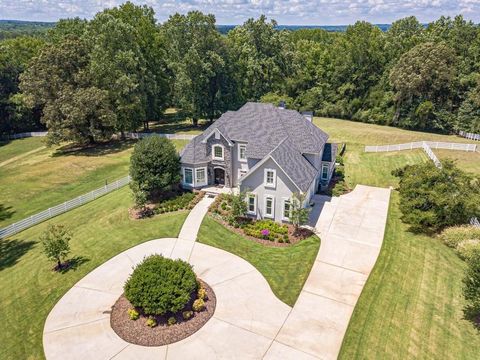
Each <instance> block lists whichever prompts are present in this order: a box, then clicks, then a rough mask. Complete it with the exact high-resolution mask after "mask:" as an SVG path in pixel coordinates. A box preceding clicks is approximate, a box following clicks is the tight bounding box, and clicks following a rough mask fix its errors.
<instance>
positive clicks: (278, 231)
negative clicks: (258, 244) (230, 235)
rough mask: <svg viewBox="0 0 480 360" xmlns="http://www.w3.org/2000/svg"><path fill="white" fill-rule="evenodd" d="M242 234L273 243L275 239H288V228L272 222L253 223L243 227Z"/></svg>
mask: <svg viewBox="0 0 480 360" xmlns="http://www.w3.org/2000/svg"><path fill="white" fill-rule="evenodd" d="M243 232H244V233H245V234H246V235H248V236H253V237H256V238H258V239H265V240H270V241H274V240H275V239H277V240H278V239H280V238H284V237H285V236H287V238H288V227H287V225H284V224H279V223H277V222H275V221H272V220H259V221H254V222H251V223H248V224H245V225H244V226H243Z"/></svg>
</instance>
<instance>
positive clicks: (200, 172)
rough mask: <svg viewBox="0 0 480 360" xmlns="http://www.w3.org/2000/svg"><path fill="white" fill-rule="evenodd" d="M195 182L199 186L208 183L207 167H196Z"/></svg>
mask: <svg viewBox="0 0 480 360" xmlns="http://www.w3.org/2000/svg"><path fill="white" fill-rule="evenodd" d="M195 184H196V185H197V186H198V185H206V184H207V168H204V167H203V168H198V169H195Z"/></svg>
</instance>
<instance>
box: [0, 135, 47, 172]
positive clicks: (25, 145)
mask: <svg viewBox="0 0 480 360" xmlns="http://www.w3.org/2000/svg"><path fill="white" fill-rule="evenodd" d="M43 146H45V144H44V143H43V138H42V137H31V138H25V139H17V140H12V141H8V142H6V141H5V142H2V141H0V168H1V167H2V166H3V165H2V163H3V162H4V161H8V160H11V159H13V158H15V157H17V156H21V155H22V154H25V153H26V152H30V151H33V150H37V149H39V148H41V147H43Z"/></svg>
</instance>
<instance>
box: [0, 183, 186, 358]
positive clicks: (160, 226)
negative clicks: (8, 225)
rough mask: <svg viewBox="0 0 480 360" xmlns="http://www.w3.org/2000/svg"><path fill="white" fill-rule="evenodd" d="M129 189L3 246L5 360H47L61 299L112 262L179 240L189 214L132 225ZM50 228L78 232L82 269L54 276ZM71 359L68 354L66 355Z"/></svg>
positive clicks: (75, 252) (0, 301)
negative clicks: (46, 244)
mask: <svg viewBox="0 0 480 360" xmlns="http://www.w3.org/2000/svg"><path fill="white" fill-rule="evenodd" d="M131 204H132V200H131V194H130V190H129V189H128V187H125V188H122V189H120V190H118V191H115V192H113V193H111V194H108V195H105V196H104V197H102V198H100V199H97V200H95V201H93V202H91V203H89V204H86V205H84V206H82V207H80V208H78V209H75V210H72V211H70V212H68V213H65V214H63V215H60V216H58V217H56V218H54V219H52V220H50V221H48V222H45V223H42V224H39V225H37V226H34V227H32V228H30V229H28V230H25V231H23V232H22V233H20V234H17V235H15V236H13V237H11V238H9V239H6V240H0V253H1V257H0V307H1V309H2V311H0V323H1V324H2V331H0V343H1V344H2V346H1V347H0V359H5V360H7V359H42V358H43V350H42V332H43V324H44V322H45V319H46V317H47V315H48V313H49V312H50V310H51V308H52V307H53V306H54V305H55V303H56V302H57V301H58V299H59V298H60V297H61V296H62V295H63V294H64V293H65V292H66V291H67V290H68V289H69V288H70V287H71V286H73V284H75V283H76V282H77V281H78V280H79V279H81V278H82V277H83V276H85V275H86V274H87V273H89V272H90V271H91V270H92V269H94V268H95V267H97V266H98V265H100V264H102V263H104V262H105V261H106V260H108V259H109V258H111V257H113V256H114V255H116V254H118V253H120V252H122V251H123V250H125V249H128V248H130V247H132V246H135V245H137V244H139V243H141V242H144V241H147V240H151V239H157V238H162V237H176V236H178V233H179V231H180V228H181V226H182V224H183V222H184V220H185V217H186V215H187V212H177V213H170V214H164V215H159V216H155V217H153V218H149V219H145V220H135V221H133V220H130V219H129V218H128V212H127V210H128V207H129V206H131ZM49 223H62V224H66V225H68V226H69V227H70V229H71V230H72V232H73V238H72V240H71V243H70V244H71V249H72V253H71V257H72V258H75V259H76V264H77V265H76V268H74V269H71V270H69V271H68V272H66V273H64V274H59V273H53V272H52V271H51V270H50V269H51V268H52V264H51V263H50V262H48V261H47V260H46V258H45V256H44V254H43V253H42V247H41V244H39V243H38V237H39V235H40V234H41V232H42V231H43V230H44V229H45V228H46V227H47V224H49ZM65 356H66V357H67V358H68V354H65Z"/></svg>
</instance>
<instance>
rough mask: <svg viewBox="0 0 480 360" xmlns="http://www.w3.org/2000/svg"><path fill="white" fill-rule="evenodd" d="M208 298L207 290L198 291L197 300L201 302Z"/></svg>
mask: <svg viewBox="0 0 480 360" xmlns="http://www.w3.org/2000/svg"><path fill="white" fill-rule="evenodd" d="M206 297H207V290H205V289H204V288H200V289H198V292H197V298H199V299H201V300H205V298H206Z"/></svg>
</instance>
